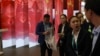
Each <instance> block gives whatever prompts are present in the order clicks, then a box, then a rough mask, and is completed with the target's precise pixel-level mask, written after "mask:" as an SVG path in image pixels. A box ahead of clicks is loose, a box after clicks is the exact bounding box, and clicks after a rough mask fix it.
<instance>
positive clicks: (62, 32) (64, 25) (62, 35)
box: [58, 14, 69, 56]
mask: <svg viewBox="0 0 100 56" xmlns="http://www.w3.org/2000/svg"><path fill="white" fill-rule="evenodd" d="M60 20H61V24H60V25H59V28H58V35H59V40H58V47H59V55H60V56H65V43H66V42H65V39H66V34H67V33H68V32H69V24H68V22H67V16H66V15H64V14H62V15H61V16H60Z"/></svg>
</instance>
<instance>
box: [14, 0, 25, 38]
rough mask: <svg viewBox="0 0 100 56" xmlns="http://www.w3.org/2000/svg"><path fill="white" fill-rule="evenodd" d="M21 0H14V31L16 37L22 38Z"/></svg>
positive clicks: (22, 17)
mask: <svg viewBox="0 0 100 56" xmlns="http://www.w3.org/2000/svg"><path fill="white" fill-rule="evenodd" d="M23 4H24V3H23V0H15V33H16V38H24V22H25V19H24V15H23V13H24V11H23V7H24V6H23Z"/></svg>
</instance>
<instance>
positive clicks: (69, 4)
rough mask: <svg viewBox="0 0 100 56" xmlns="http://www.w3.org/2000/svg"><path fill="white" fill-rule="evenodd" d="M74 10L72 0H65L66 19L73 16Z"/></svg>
mask: <svg viewBox="0 0 100 56" xmlns="http://www.w3.org/2000/svg"><path fill="white" fill-rule="evenodd" d="M73 11H74V0H67V15H68V19H69V18H70V17H71V16H73Z"/></svg>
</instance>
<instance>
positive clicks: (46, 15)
mask: <svg viewBox="0 0 100 56" xmlns="http://www.w3.org/2000/svg"><path fill="white" fill-rule="evenodd" d="M49 21H50V15H49V14H45V15H44V22H45V23H48V22H49Z"/></svg>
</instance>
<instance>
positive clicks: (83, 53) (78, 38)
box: [66, 16, 91, 56]
mask: <svg viewBox="0 0 100 56" xmlns="http://www.w3.org/2000/svg"><path fill="white" fill-rule="evenodd" d="M69 23H70V27H71V28H72V31H71V32H69V33H68V35H67V39H66V56H88V55H89V53H90V50H89V49H88V48H90V45H91V44H90V43H91V35H90V33H89V32H88V31H86V30H84V29H82V28H81V20H80V19H79V18H77V17H76V16H72V17H71V18H70V19H69Z"/></svg>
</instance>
